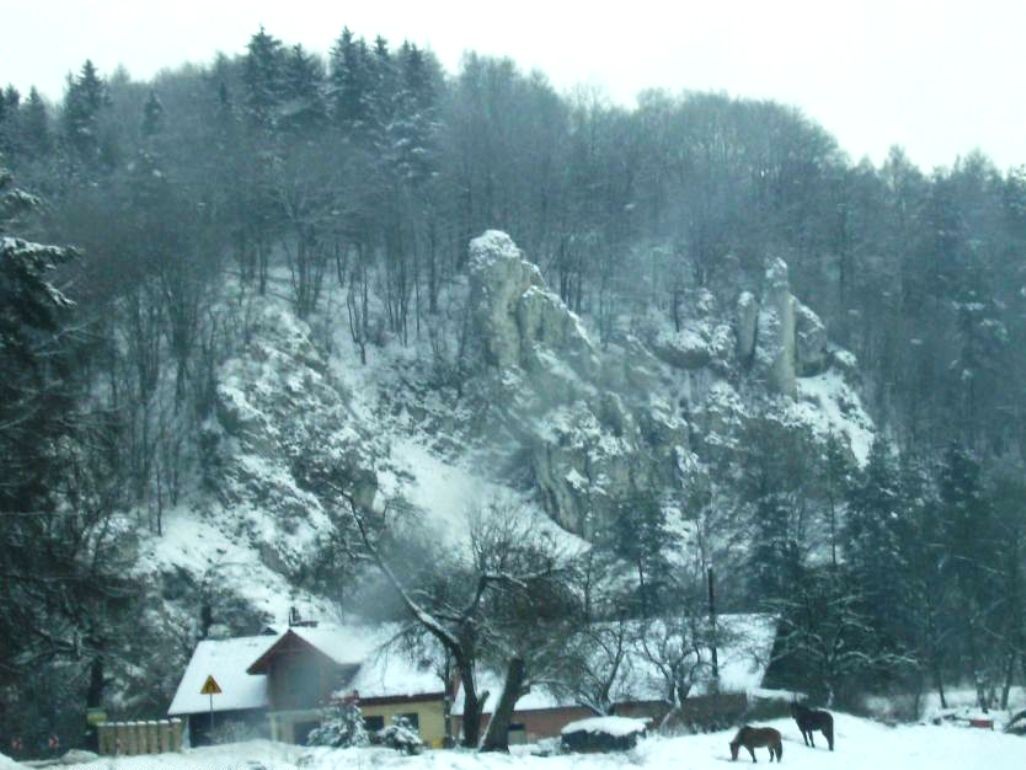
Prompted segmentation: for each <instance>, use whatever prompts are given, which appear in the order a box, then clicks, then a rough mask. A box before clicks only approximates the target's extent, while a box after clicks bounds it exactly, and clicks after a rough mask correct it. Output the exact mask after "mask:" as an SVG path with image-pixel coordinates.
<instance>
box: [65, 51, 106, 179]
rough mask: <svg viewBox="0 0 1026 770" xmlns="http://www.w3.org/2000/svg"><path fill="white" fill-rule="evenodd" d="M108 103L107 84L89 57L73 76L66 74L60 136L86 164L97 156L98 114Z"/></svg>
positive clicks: (98, 149)
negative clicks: (79, 71)
mask: <svg viewBox="0 0 1026 770" xmlns="http://www.w3.org/2000/svg"><path fill="white" fill-rule="evenodd" d="M109 104H110V97H109V95H108V93H107V84H106V83H105V82H104V81H103V79H102V78H100V76H99V74H98V73H97V71H96V67H95V66H94V65H93V63H92V61H90V60H86V63H85V64H84V65H82V72H81V74H80V75H79V76H78V77H77V78H75V77H73V76H71V75H68V86H67V92H66V93H65V95H64V112H63V114H62V127H63V132H64V138H65V140H66V141H67V142H68V144H69V145H70V147H71V148H72V150H73V151H74V152H75V153H76V154H77V155H78V157H79V159H80V160H82V161H84V162H86V163H87V164H89V163H93V162H95V161H96V160H98V158H99V153H100V136H99V115H100V111H101V110H102V109H103V108H104V107H106V106H107V105H109Z"/></svg>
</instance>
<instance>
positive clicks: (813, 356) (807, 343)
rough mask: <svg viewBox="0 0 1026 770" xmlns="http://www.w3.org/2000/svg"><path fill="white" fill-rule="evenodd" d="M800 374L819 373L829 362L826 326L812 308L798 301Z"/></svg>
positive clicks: (805, 375)
mask: <svg viewBox="0 0 1026 770" xmlns="http://www.w3.org/2000/svg"><path fill="white" fill-rule="evenodd" d="M795 322H796V333H797V344H796V346H795V351H796V355H797V365H798V374H799V376H801V377H810V376H812V375H814V374H819V373H820V372H821V371H823V369H824V368H825V367H826V363H827V330H826V326H825V325H824V324H823V322H822V321H821V320H820V319H819V316H818V315H816V314H815V313H814V312H813V311H812V310H811V309H810V308H808V307H806V306H805V305H803V304H801V303H800V302H797V303H796V312H795Z"/></svg>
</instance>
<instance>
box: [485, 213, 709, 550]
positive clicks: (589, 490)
mask: <svg viewBox="0 0 1026 770" xmlns="http://www.w3.org/2000/svg"><path fill="white" fill-rule="evenodd" d="M471 259H472V264H471V273H470V296H471V303H472V312H473V314H474V316H475V318H477V319H479V324H478V326H477V328H476V330H477V333H478V336H479V342H480V344H479V347H480V349H481V350H482V354H483V357H484V360H485V363H486V365H487V366H489V367H490V368H491V374H490V375H487V374H486V376H485V380H484V381H482V382H481V383H479V387H480V388H481V391H482V394H487V395H484V396H483V397H487V398H490V399H491V400H492V402H493V403H494V404H496V405H497V406H500V405H501V409H500V414H501V415H502V416H503V418H504V427H505V428H506V429H507V430H508V431H509V432H512V433H513V434H515V435H516V437H517V441H518V442H519V445H520V448H521V449H520V451H521V452H522V453H523V454H522V456H526V458H527V459H528V460H529V464H530V468H531V473H532V476H533V479H532V481H533V483H534V485H535V486H536V488H537V490H538V492H539V493H540V497H541V499H542V502H543V504H544V506H545V508H546V509H547V510H548V512H549V513H550V515H552V516H553V518H555V519H556V520H557V521H559V522H560V523H561V524H562V525H563V526H565V527H567V528H568V529H571V530H573V531H576V532H579V533H587V532H589V531H591V530H592V529H593V528H594V526H595V523H596V522H595V521H594V518H595V517H598V518H601V516H602V514H603V511H605V510H607V509H608V508H609V506H610V504H611V502H612V500H613V499H614V498H615V497H616V496H617V495H619V494H629V493H630V490H632V489H637V488H640V487H643V486H647V485H650V484H659V483H662V482H664V481H665V480H666V479H667V478H668V477H669V476H670V475H671V474H672V451H673V450H672V448H673V446H675V445H676V444H678V443H681V442H684V443H686V440H687V433H686V430H685V427H686V426H685V425H684V423H683V422H682V421H681V420H680V419H679V418H678V417H677V416H676V415H675V414H673V410H672V409H667V410H665V411H662V412H653V411H651V410H649V409H644V410H639V409H638V408H637V407H636V406H635V405H634V404H632V403H629V399H628V398H626V397H625V393H632V394H634V393H637V392H639V389H638V388H637V387H636V386H637V385H640V384H641V383H642V382H646V383H648V384H654V383H655V382H656V381H657V379H658V376H659V373H658V371H657V368H658V366H659V364H658V362H657V361H655V360H654V359H653V358H652V357H651V354H648V353H647V352H646V351H644V349H643V347H642V346H640V345H639V344H638V343H637V341H630V342H628V346H627V349H626V350H624V351H623V352H622V353H621V355H620V356H616V357H612V356H608V357H606V358H605V360H604V362H603V363H602V364H600V361H599V357H598V355H597V352H596V350H595V347H594V345H593V344H592V342H591V340H590V338H589V336H588V333H587V331H586V330H585V328H584V326H583V324H582V323H581V321H580V319H579V318H578V317H577V316H576V315H575V314H574V313H573V312H571V311H570V310H569V309H568V308H567V307H566V305H564V304H563V302H562V301H561V300H560V299H559V297H558V296H556V295H555V294H554V293H552V292H551V291H549V290H548V289H547V287H546V286H545V283H544V281H543V279H542V277H541V274H540V273H539V272H538V270H537V268H536V267H534V266H533V265H531V264H530V263H529V262H527V261H526V260H524V259H523V258H522V256H521V254H520V251H519V249H517V247H516V246H515V245H514V244H513V241H512V240H511V239H510V238H509V236H508V235H506V234H505V233H500V232H497V231H489V232H487V233H485V234H484V235H483V236H481V237H480V238H477V239H475V240H474V241H473V242H472V243H471ZM628 350H629V351H630V352H631V353H632V354H633V355H634V356H636V357H637V358H638V359H639V360H638V361H637V362H636V364H637V366H635V365H633V364H632V362H631V360H630V355H629V354H628ZM706 360H708V354H706ZM621 388H623V391H621V392H616V391H619V390H620V389H621ZM640 392H644V391H643V390H642V391H640ZM646 402H647V399H646ZM656 436H658V437H659V438H658V439H654V440H649V438H651V437H656ZM647 437H649V438H647ZM589 516H591V518H589Z"/></svg>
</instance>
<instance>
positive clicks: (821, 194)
mask: <svg viewBox="0 0 1026 770" xmlns="http://www.w3.org/2000/svg"><path fill="white" fill-rule="evenodd" d="M0 159H2V164H3V167H4V169H5V170H4V171H3V172H0V371H2V372H3V378H2V381H0V458H2V459H0V462H2V474H0V580H2V581H3V591H2V597H0V688H2V691H3V698H2V699H0V700H2V702H3V703H4V704H5V705H4V707H3V708H2V709H0V734H3V735H7V734H9V733H10V734H13V733H15V732H17V733H19V734H24V735H30V734H33V733H40V734H47V733H50V732H52V731H61V732H62V734H66V735H75V734H77V733H78V732H80V725H81V724H82V722H83V713H84V711H85V709H86V707H87V706H91V707H98V706H103V707H105V708H107V709H108V711H110V712H111V713H112V714H117V715H118V716H123V717H126V718H135V717H149V716H152V715H154V714H163V713H164V711H165V710H166V707H167V705H168V703H169V701H170V698H171V695H172V693H173V691H174V687H175V685H176V684H177V681H178V677H179V676H180V675H181V672H182V670H183V668H184V665H185V662H186V661H187V659H188V656H189V654H190V653H191V651H192V649H193V647H194V646H195V643H196V642H197V640H199V639H203V638H216V637H223V636H230V635H237V634H252V633H257V632H258V631H259V630H260V629H261V628H262V627H263V626H265V625H268V624H278V625H281V624H282V623H284V622H285V619H286V617H287V615H288V613H289V610H290V608H293V607H294V608H297V609H298V610H299V612H300V614H301V615H303V616H304V617H317V618H323V619H330V618H339V617H343V616H347V615H349V614H355V615H360V616H364V617H367V618H369V619H371V620H385V619H388V620H404V621H408V622H409V623H410V638H409V639H407V640H406V641H407V643H408V644H409V645H413V647H415V648H416V650H417V651H418V653H423V654H425V655H428V656H436V657H437V656H443V651H442V647H444V644H442V645H441V646H439V641H438V638H437V637H438V634H435V636H432V634H433V633H434V632H433V631H431V630H430V628H429V629H428V631H424V628H425V627H426V626H424V627H421V628H420V629H419V631H420V633H417V631H418V627H417V622H418V621H417V616H416V614H415V613H413V612H411V609H410V608H411V603H410V596H412V597H413V600H415V601H419V602H421V606H422V607H429V606H434V607H435V611H436V615H437V616H438V617H443V616H444V614H445V611H444V610H443V609H439V608H440V607H451V606H455V604H457V603H458V602H457V601H456V599H455V598H454V597H461V596H462V594H461V593H460V591H462V590H468V587H473V586H475V585H479V586H481V588H480V590H479V592H478V594H477V595H476V597H475V596H474V593H473V591H471V599H475V600H476V601H478V602H479V604H471V605H469V606H471V607H473V608H474V612H475V613H476V612H478V611H479V612H480V615H479V616H478V615H475V616H474V617H473V618H472V620H473V624H472V627H473V629H474V631H475V633H479V637H475V638H479V639H480V647H479V648H476V649H475V654H476V655H477V658H476V659H474V660H472V661H471V663H472V664H473V665H478V664H479V665H481V666H489V667H491V668H492V669H493V670H503V669H504V667H505V666H506V665H507V663H508V661H509V660H511V659H518V660H519V659H521V658H523V659H525V660H526V662H525V666H526V671H527V673H526V674H525V676H526V677H527V679H526V681H528V682H530V681H531V679H532V677H534V678H535V679H538V680H540V679H552V678H555V677H559V676H563V677H566V676H570V675H571V674H569V673H568V671H572V667H568V666H569V663H568V662H567V660H566V659H565V656H563V657H560V656H559V655H557V654H556V652H555V650H556V648H557V647H560V646H563V647H566V646H567V645H565V644H564V642H565V641H566V640H567V639H577V638H578V637H577V636H575V634H577V633H578V632H579V631H580V628H582V627H585V626H587V625H588V624H589V623H592V622H595V621H613V620H616V619H619V620H621V621H622V620H623V619H624V618H633V619H636V618H643V619H644V618H654V617H659V618H666V617H674V618H688V619H694V618H696V617H699V616H702V615H704V613H705V612H706V604H705V602H706V598H705V597H706V590H707V586H706V580H707V579H708V575H709V571H710V570H713V571H714V573H715V575H716V580H717V588H718V601H719V603H720V609H721V610H728V611H729V610H735V611H746V612H751V611H771V612H773V613H775V614H777V615H778V616H779V617H780V623H781V631H780V638H779V647H778V653H779V656H780V660H779V661H778V662H777V663H778V666H777V668H776V673H775V674H774V675H775V676H777V677H778V683H779V684H781V685H784V686H789V687H795V688H800V689H803V690H806V691H809V692H812V693H815V694H816V695H818V696H819V697H821V698H822V699H824V700H830V701H831V702H839V703H844V704H846V705H848V706H851V707H858V706H859V705H860V704H862V703H863V700H862V699H863V697H864V696H866V695H870V694H885V695H886V694H893V693H895V692H901V693H905V694H907V693H922V692H924V691H927V690H936V691H937V692H938V694H939V697H940V698H941V699H942V700H943V698H944V690H945V687H951V686H955V685H959V684H962V685H965V684H969V685H970V686H972V687H975V688H976V690H977V692H978V695H979V700H980V702H981V705H982V704H985V703H986V704H991V703H995V702H1000V701H1005V703H1004V704H1003V705H1007V698H1008V692H1009V690H1010V688H1011V687H1012V686H1013V685H1022V684H1024V681H1023V680H1024V678H1026V657H1024V653H1026V625H1024V610H1026V577H1024V572H1023V568H1022V566H1023V563H1024V562H1023V557H1024V556H1026V517H1024V516H1023V514H1022V505H1023V503H1024V502H1026V486H1024V482H1023V478H1024V477H1023V450H1024V442H1026V411H1024V408H1026V398H1024V392H1023V388H1022V386H1021V382H1022V380H1023V374H1024V369H1026V353H1024V351H1026V275H1024V274H1023V270H1024V264H1026V262H1024V260H1023V257H1024V254H1026V173H1024V171H1023V170H1022V169H1012V170H1008V171H1001V170H999V169H997V168H995V167H994V166H993V165H992V164H991V163H990V162H989V161H988V160H987V158H986V157H984V156H983V155H979V154H976V155H972V156H969V157H967V158H961V159H954V162H953V163H952V165H951V167H950V168H948V169H944V170H938V171H936V172H934V173H932V174H925V173H923V172H922V171H921V170H919V169H918V168H916V167H915V166H914V165H912V164H911V163H909V162H908V160H907V159H906V158H905V157H904V155H903V154H902V152H901V151H900V150H899V149H895V150H894V151H893V152H892V154H891V155H890V157H889V158H888V160H887V161H886V162H885V163H884V164H882V165H881V166H879V167H874V166H872V165H870V164H868V163H865V162H863V163H858V164H855V163H853V162H852V161H851V160H850V159H849V158H848V157H847V156H846V155H845V154H844V153H843V152H842V151H841V150H840V148H839V147H838V146H837V144H836V142H835V141H834V139H833V138H832V137H831V136H829V135H828V134H827V133H826V132H824V131H823V130H822V129H821V128H820V127H819V126H817V125H816V124H815V122H814V121H813V120H812V119H810V117H808V116H805V115H803V114H802V113H801V112H799V111H797V110H795V109H793V108H790V107H787V106H784V105H780V104H775V103H772V102H755V101H748V100H734V99H729V98H727V97H724V96H720V95H713V94H701V93H691V94H683V95H676V94H667V93H662V92H650V93H646V94H644V95H642V96H641V97H640V98H639V102H638V106H637V108H636V109H624V108H621V107H616V106H612V105H609V104H605V103H603V102H602V101H601V100H599V99H594V98H589V97H587V96H580V95H577V96H565V95H561V94H559V93H557V92H555V91H554V90H553V88H552V87H551V86H550V85H549V84H548V83H547V82H546V80H545V78H544V76H543V75H541V74H530V75H528V74H525V73H522V72H520V71H518V69H517V68H516V67H515V66H514V65H513V64H512V63H511V62H509V61H505V60H494V59H488V58H484V57H480V56H475V55H472V54H471V55H468V56H467V57H466V59H465V61H464V64H463V66H462V67H461V68H460V70H459V71H458V72H452V73H449V72H444V71H442V69H441V67H440V66H439V65H438V63H437V61H435V59H434V58H433V57H432V55H431V54H430V53H428V52H426V51H424V50H421V49H419V48H417V47H416V46H414V45H411V44H409V43H402V44H398V45H397V44H394V43H393V42H389V41H385V40H383V39H381V38H378V39H377V40H374V41H365V40H363V39H359V38H356V37H354V36H353V35H352V34H351V33H349V32H348V31H347V30H346V31H343V32H342V33H341V35H340V37H339V38H338V41H337V44H336V45H335V47H334V48H333V49H332V51H331V52H330V55H329V56H327V57H321V56H318V55H316V54H313V53H311V52H309V51H306V50H304V49H303V48H301V47H300V46H293V45H290V44H289V43H288V41H281V40H278V39H277V38H275V37H274V36H273V33H272V31H265V30H260V31H259V32H258V33H256V34H254V35H253V37H252V39H251V41H250V45H249V48H248V52H247V53H246V54H245V55H244V56H240V57H236V58H227V57H220V58H218V59H217V60H216V61H215V62H214V63H213V64H211V65H209V66H195V65H188V66H183V67H182V68H181V69H180V70H178V71H176V72H171V73H166V74H164V75H161V76H159V77H158V78H156V79H155V80H153V81H152V82H146V83H143V82H136V81H133V80H131V78H130V77H129V76H128V75H127V74H125V73H118V74H116V75H114V76H112V77H110V78H104V77H102V76H101V75H100V73H98V72H97V71H96V70H95V68H94V67H93V66H92V65H91V64H90V63H88V62H87V63H86V64H85V65H84V66H83V67H82V69H81V71H80V72H79V73H77V74H76V75H74V76H72V77H71V78H70V79H69V83H68V89H67V92H66V94H65V98H64V100H63V101H62V103H61V104H59V105H55V106H51V105H48V104H46V103H45V102H44V101H43V100H42V99H41V98H40V97H39V95H38V94H37V93H35V92H34V91H33V92H32V93H30V94H28V95H20V94H18V93H17V92H16V91H14V90H13V89H11V88H8V89H7V90H6V91H4V92H3V94H2V97H0ZM6 169H9V171H10V173H8V172H7V170H6ZM26 191H27V192H26ZM46 244H61V246H47V245H46ZM63 245H67V246H68V247H71V248H70V249H66V248H64V247H63ZM514 546H515V547H514ZM518 559H519V560H520V561H518ZM496 564H498V565H499V567H496V566H495V565H496ZM538 565H545V566H546V570H545V571H544V574H542V572H532V571H531V570H529V569H528V566H533V567H538ZM385 567H388V568H389V569H388V570H386V569H385ZM500 567H501V569H500ZM493 568H494V569H493ZM518 569H519V570H520V572H517V570H518ZM389 573H391V574H389ZM527 574H530V575H531V577H532V579H535V578H537V579H538V580H539V581H541V582H539V583H538V584H537V585H535V584H534V583H531V582H530V581H528V580H526V578H525V579H523V580H521V583H520V585H517V584H516V581H514V580H512V579H511V578H510V576H515V575H527ZM382 575H386V576H387V579H386V578H383V577H382ZM496 575H503V576H505V577H506V578H510V579H508V580H506V582H505V583H503V581H502V580H499V579H497V578H495V576H496ZM475 576H476V580H477V582H475ZM493 578H494V579H493ZM492 583H494V585H492ZM397 585H401V586H406V587H407V588H408V589H410V595H409V596H404V595H403V594H402V592H401V591H397V590H396V586H397ZM511 585H512V586H514V588H516V589H517V590H513V589H511V588H510V586H511ZM520 589H522V592H521V593H518V591H519V590H520ZM529 589H530V590H529ZM432 601H434V602H435V604H434V605H431V602H432ZM411 618H412V620H411ZM467 627H471V626H467ZM696 643H697V642H696ZM581 644H582V645H583V644H584V642H583V641H582V642H581ZM417 645H420V646H417ZM527 651H531V654H530V655H529V654H528V652H527ZM546 656H547V657H546ZM443 657H444V656H443ZM557 659H558V660H557ZM797 661H800V662H801V663H802V664H803V665H798V664H797ZM578 662H579V661H578ZM671 689H672V688H671ZM675 692H676V691H675ZM685 693H686V690H685ZM679 695H680V694H679V693H677V695H673V696H672V697H679Z"/></svg>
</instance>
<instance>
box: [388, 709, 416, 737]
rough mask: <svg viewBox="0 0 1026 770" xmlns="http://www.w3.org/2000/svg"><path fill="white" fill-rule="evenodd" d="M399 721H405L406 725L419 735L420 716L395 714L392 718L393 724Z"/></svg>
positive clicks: (412, 713)
mask: <svg viewBox="0 0 1026 770" xmlns="http://www.w3.org/2000/svg"><path fill="white" fill-rule="evenodd" d="M400 719H405V720H406V724H408V725H409V726H410V728H411V729H413V730H416V731H417V735H420V714H418V713H416V712H411V713H409V714H396V715H395V716H394V717H392V721H393V722H397V721H399V720H400Z"/></svg>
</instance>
